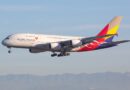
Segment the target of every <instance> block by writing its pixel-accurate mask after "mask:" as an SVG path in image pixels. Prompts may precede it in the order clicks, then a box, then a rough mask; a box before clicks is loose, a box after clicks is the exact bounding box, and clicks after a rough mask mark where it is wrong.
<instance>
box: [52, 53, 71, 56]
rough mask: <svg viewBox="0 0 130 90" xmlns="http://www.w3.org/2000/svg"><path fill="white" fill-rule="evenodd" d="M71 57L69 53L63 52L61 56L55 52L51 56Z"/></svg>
mask: <svg viewBox="0 0 130 90" xmlns="http://www.w3.org/2000/svg"><path fill="white" fill-rule="evenodd" d="M69 55H70V53H67V52H61V53H59V54H57V53H55V52H53V54H51V57H55V56H57V57H62V56H69Z"/></svg>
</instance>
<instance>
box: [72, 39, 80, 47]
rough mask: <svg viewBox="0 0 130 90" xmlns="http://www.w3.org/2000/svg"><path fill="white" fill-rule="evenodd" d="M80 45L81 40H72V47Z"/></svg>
mask: <svg viewBox="0 0 130 90" xmlns="http://www.w3.org/2000/svg"><path fill="white" fill-rule="evenodd" d="M81 45H82V41H81V40H72V46H73V47H77V46H81Z"/></svg>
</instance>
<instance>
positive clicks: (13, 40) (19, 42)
mask: <svg viewBox="0 0 130 90" xmlns="http://www.w3.org/2000/svg"><path fill="white" fill-rule="evenodd" d="M80 38H82V37H71V36H57V35H44V34H14V35H10V36H9V37H7V38H6V39H4V40H3V44H4V45H6V46H7V47H16V48H31V47H33V46H35V45H36V44H41V43H42V44H47V43H54V42H60V41H66V40H78V39H80Z"/></svg>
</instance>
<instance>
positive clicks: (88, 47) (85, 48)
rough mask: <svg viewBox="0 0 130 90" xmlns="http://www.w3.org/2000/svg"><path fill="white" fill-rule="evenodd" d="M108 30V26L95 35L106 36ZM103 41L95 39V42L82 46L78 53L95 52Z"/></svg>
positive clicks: (103, 39)
mask: <svg viewBox="0 0 130 90" xmlns="http://www.w3.org/2000/svg"><path fill="white" fill-rule="evenodd" d="M108 28H109V24H108V25H107V26H106V27H105V28H104V29H103V30H102V31H101V32H100V33H99V34H98V35H97V36H103V35H106V34H107V32H108ZM104 41H105V38H99V39H96V41H93V42H91V43H89V44H85V45H84V46H82V47H81V48H80V49H79V50H78V52H83V51H92V50H95V49H96V48H98V47H99V45H100V44H101V43H103V42H104Z"/></svg>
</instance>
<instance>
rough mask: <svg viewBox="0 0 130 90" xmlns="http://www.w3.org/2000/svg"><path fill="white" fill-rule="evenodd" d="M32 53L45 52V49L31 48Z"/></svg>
mask: <svg viewBox="0 0 130 90" xmlns="http://www.w3.org/2000/svg"><path fill="white" fill-rule="evenodd" d="M29 52H30V53H40V52H45V50H40V49H29Z"/></svg>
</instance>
